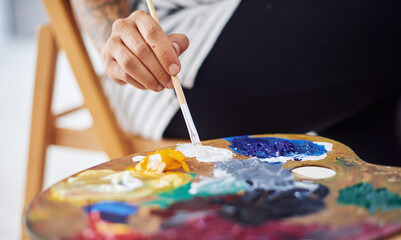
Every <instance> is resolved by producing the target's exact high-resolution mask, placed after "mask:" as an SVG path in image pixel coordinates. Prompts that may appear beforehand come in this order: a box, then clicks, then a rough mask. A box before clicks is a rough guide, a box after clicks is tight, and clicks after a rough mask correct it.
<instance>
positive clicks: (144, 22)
mask: <svg viewBox="0 0 401 240" xmlns="http://www.w3.org/2000/svg"><path fill="white" fill-rule="evenodd" d="M137 12H139V13H138V14H137V16H135V17H136V18H137V21H136V23H137V24H136V26H137V29H138V31H139V33H140V34H141V35H142V36H143V38H144V40H145V41H146V43H147V44H148V45H149V46H151V47H152V49H153V52H154V54H155V55H156V57H157V59H158V60H159V62H160V63H161V65H162V67H163V68H164V70H165V71H166V72H167V73H168V74H169V75H176V74H177V73H178V72H179V71H180V70H181V64H180V61H179V60H178V56H177V53H176V51H175V49H174V47H173V45H172V43H171V42H170V40H169V39H168V38H167V35H166V33H165V32H164V31H163V29H162V28H161V27H160V25H159V24H158V23H157V22H156V21H154V20H153V18H152V17H151V16H150V15H149V14H147V13H142V12H140V11H137Z"/></svg>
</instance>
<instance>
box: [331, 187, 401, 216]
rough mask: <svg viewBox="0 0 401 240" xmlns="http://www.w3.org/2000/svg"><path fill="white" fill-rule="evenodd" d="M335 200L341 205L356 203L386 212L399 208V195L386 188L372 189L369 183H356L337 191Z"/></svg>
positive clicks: (400, 198)
mask: <svg viewBox="0 0 401 240" xmlns="http://www.w3.org/2000/svg"><path fill="white" fill-rule="evenodd" d="M337 202H338V203H340V204H343V205H357V206H360V207H363V208H365V209H366V210H368V212H369V213H370V214H372V213H374V212H375V211H380V212H388V211H391V210H396V209H400V208H401V196H399V195H398V194H395V193H393V192H390V191H389V190H387V189H386V188H378V189H374V188H373V186H372V185H371V184H370V183H365V182H363V183H358V184H356V185H354V186H351V187H347V188H344V189H342V190H340V191H339V195H338V198H337Z"/></svg>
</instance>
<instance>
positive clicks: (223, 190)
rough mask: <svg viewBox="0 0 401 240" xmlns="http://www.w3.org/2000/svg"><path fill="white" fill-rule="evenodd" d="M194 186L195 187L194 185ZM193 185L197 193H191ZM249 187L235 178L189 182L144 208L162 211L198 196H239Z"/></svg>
mask: <svg viewBox="0 0 401 240" xmlns="http://www.w3.org/2000/svg"><path fill="white" fill-rule="evenodd" d="M192 184H194V185H192ZM191 185H192V188H193V189H196V191H192V192H191V193H190V191H189V190H190V189H191ZM248 186H249V185H248V184H247V183H246V182H245V181H242V180H237V179H236V178H234V177H224V178H217V179H212V178H211V179H204V180H202V181H201V182H199V183H192V182H189V183H187V184H185V185H182V186H180V187H178V188H176V189H173V190H169V191H166V192H163V193H160V194H158V195H157V197H158V198H157V199H155V200H153V201H149V202H146V203H142V204H141V205H142V206H152V205H156V206H158V207H160V208H162V209H165V208H167V207H169V206H170V205H171V204H173V203H175V202H179V201H186V200H189V199H192V198H194V197H196V196H199V197H209V196H216V195H226V194H237V193H238V192H240V191H245V190H246V188H247V187H248Z"/></svg>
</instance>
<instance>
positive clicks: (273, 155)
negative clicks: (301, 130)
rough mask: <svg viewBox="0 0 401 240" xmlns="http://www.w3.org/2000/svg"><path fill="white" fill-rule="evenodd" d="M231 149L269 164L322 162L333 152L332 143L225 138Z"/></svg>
mask: <svg viewBox="0 0 401 240" xmlns="http://www.w3.org/2000/svg"><path fill="white" fill-rule="evenodd" d="M225 139H226V140H227V141H229V142H230V143H231V145H230V147H231V148H232V149H233V150H234V151H235V152H236V153H238V154H241V155H245V156H252V157H258V158H263V159H265V160H266V161H269V162H285V161H288V160H298V161H300V160H320V159H323V158H325V157H326V153H327V152H328V151H330V150H331V148H332V144H330V143H320V142H319V143H314V142H311V141H305V140H289V139H283V138H274V137H265V138H253V137H249V136H239V137H230V138H225Z"/></svg>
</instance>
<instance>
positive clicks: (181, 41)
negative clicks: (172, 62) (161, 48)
mask: <svg viewBox="0 0 401 240" xmlns="http://www.w3.org/2000/svg"><path fill="white" fill-rule="evenodd" d="M167 38H168V39H169V40H170V42H171V43H172V44H173V47H174V49H175V52H176V53H177V56H180V55H181V54H182V53H183V52H185V50H187V48H188V46H189V39H188V38H187V36H185V35H184V34H178V33H173V34H170V35H168V36H167Z"/></svg>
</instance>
